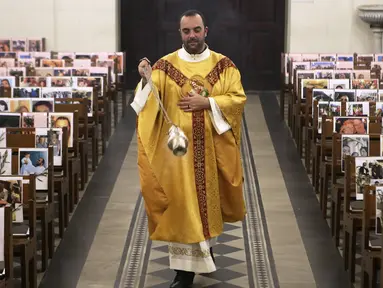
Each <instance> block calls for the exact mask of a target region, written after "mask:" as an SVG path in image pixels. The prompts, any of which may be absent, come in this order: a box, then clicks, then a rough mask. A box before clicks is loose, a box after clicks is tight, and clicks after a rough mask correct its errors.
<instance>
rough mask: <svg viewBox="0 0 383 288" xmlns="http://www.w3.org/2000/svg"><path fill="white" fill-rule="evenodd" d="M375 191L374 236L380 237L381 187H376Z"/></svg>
mask: <svg viewBox="0 0 383 288" xmlns="http://www.w3.org/2000/svg"><path fill="white" fill-rule="evenodd" d="M375 191H376V193H375V204H376V205H375V211H376V212H375V234H377V235H382V227H383V218H382V211H383V186H376V187H375Z"/></svg>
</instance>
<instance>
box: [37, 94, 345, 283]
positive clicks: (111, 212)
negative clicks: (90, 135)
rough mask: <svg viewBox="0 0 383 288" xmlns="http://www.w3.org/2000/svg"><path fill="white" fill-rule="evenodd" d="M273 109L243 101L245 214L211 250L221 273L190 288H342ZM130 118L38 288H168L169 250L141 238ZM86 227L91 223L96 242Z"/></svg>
mask: <svg viewBox="0 0 383 288" xmlns="http://www.w3.org/2000/svg"><path fill="white" fill-rule="evenodd" d="M277 106H278V102H277V98H276V96H275V94H274V93H261V94H256V93H248V103H247V105H246V110H245V121H244V124H243V134H242V139H243V140H242V145H241V152H242V157H243V165H244V178H245V183H244V184H245V185H244V193H245V197H246V203H247V210H248V213H247V216H246V219H245V221H244V222H243V223H231V224H226V225H225V232H224V233H223V235H221V237H219V238H218V243H217V245H216V246H215V247H214V253H215V257H216V262H217V266H218V267H219V270H218V271H216V272H214V273H212V274H210V275H198V276H196V278H195V285H194V286H195V287H223V288H224V287H247V288H266V287H267V288H268V287H282V288H292V287H294V288H311V287H326V288H327V287H329V288H332V287H334V288H335V287H337V288H338V287H346V286H345V282H344V275H343V271H342V268H341V267H342V266H341V263H340V257H339V256H338V255H337V251H336V250H335V249H334V248H333V245H332V243H331V238H330V237H329V234H328V228H327V226H326V225H327V224H326V223H325V221H323V219H322V218H321V217H320V213H319V208H318V203H317V200H316V198H315V195H314V194H313V192H312V189H311V187H310V184H309V181H308V179H307V176H306V174H305V173H304V171H303V167H301V166H302V163H301V161H297V159H296V157H298V156H297V155H296V150H294V149H295V148H294V147H293V144H292V140H291V138H290V136H289V135H288V134H286V133H285V132H284V131H285V126H284V124H283V123H282V122H280V121H279V120H278V118H276V116H278V111H279V108H278V107H277ZM128 111H129V112H128V114H127V116H126V119H123V121H121V123H120V125H119V127H118V129H117V132H116V137H115V141H116V142H115V143H113V142H112V143H111V145H113V153H111V154H107V155H105V157H104V159H103V161H104V162H105V163H104V165H103V164H101V165H103V166H102V167H104V168H103V169H102V171H101V170H100V172H99V173H100V174H99V175H98V177H94V179H95V180H94V182H95V183H93V184H92V186H91V187H92V189H94V190H92V194H88V193H86V195H85V197H88V201H87V202H84V203H82V204H81V205H80V206H79V207H78V211H77V212H76V214H77V213H79V215H78V217H77V219H78V222H76V224H77V225H76V226H77V227H70V228H69V229H68V231H69V232H70V231H72V232H73V233H71V235H69V233H68V237H67V238H65V239H64V241H63V243H62V244H61V245H60V247H59V252H60V254H58V256H60V257H59V259H54V260H53V262H56V263H57V266H56V265H54V269H50V270H49V271H48V273H47V274H48V275H47V277H46V278H47V280H51V281H45V284H46V285H45V286H44V287H53V286H49V285H50V284H53V283H54V287H56V288H61V287H65V288H67V287H79V288H89V287H98V288H110V287H116V288H119V287H129V288H130V287H139V288H144V287H169V283H170V282H171V281H172V279H173V277H174V275H175V273H174V272H173V271H171V270H169V268H168V263H169V259H168V254H167V245H166V243H157V242H151V241H149V239H148V232H147V219H146V216H145V209H144V203H143V199H142V197H141V196H140V193H139V178H138V171H137V156H136V155H137V139H136V137H135V132H134V127H135V116H134V112H133V111H130V110H129V109H128ZM112 141H114V140H112ZM116 165H117V166H118V169H117V168H116V167H115V166H116ZM119 167H121V169H120V168H119ZM100 168H101V166H100ZM95 176H97V175H95ZM101 176H102V177H101ZM101 180H102V181H101ZM92 181H93V180H92ZM106 184H107V185H106ZM103 189H104V190H105V189H109V190H108V191H104V190H103ZM315 201H316V202H315ZM104 203H105V204H104ZM91 205H93V207H90V206H91ZM96 206H97V207H96ZM99 213H101V214H99ZM74 217H76V215H75V216H74ZM89 221H90V222H89ZM96 221H98V222H97V224H96ZM93 222H95V223H93ZM89 225H91V226H92V225H98V226H97V228H94V229H93V228H92V233H93V234H92V233H91V232H90V231H88V230H90V229H89V227H87V226H89ZM93 230H94V231H93ZM80 232H83V233H85V234H84V236H83V239H81V237H80V236H82V235H81V233H80ZM88 232H89V233H88ZM72 237H74V238H72ZM81 249H83V250H81ZM80 250H81V253H79V251H80ZM338 260H339V261H338ZM52 281H54V282H52Z"/></svg>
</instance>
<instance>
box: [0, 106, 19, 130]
mask: <svg viewBox="0 0 383 288" xmlns="http://www.w3.org/2000/svg"><path fill="white" fill-rule="evenodd" d="M2 105H3V104H2V103H1V100H0V108H1V106H2ZM20 124H21V114H20V113H1V112H0V127H1V128H8V127H12V128H18V127H20Z"/></svg>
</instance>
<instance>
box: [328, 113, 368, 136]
mask: <svg viewBox="0 0 383 288" xmlns="http://www.w3.org/2000/svg"><path fill="white" fill-rule="evenodd" d="M333 122H334V124H333V125H334V126H333V127H334V130H333V132H334V133H339V134H361V135H364V134H368V131H369V127H368V126H369V125H368V124H369V119H368V117H347V116H339V117H334V121H333Z"/></svg>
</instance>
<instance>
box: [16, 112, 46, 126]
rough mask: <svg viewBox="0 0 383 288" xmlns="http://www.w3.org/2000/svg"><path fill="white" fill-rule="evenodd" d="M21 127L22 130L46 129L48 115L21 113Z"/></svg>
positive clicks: (43, 113) (42, 113)
mask: <svg viewBox="0 0 383 288" xmlns="http://www.w3.org/2000/svg"><path fill="white" fill-rule="evenodd" d="M21 127H22V128H47V127H48V113H45V112H32V113H23V114H22V115H21Z"/></svg>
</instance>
